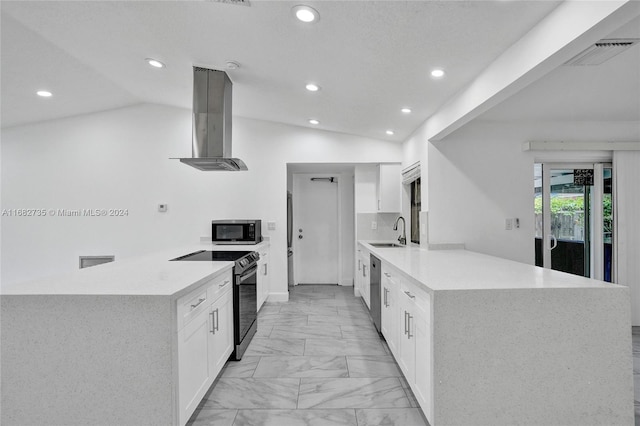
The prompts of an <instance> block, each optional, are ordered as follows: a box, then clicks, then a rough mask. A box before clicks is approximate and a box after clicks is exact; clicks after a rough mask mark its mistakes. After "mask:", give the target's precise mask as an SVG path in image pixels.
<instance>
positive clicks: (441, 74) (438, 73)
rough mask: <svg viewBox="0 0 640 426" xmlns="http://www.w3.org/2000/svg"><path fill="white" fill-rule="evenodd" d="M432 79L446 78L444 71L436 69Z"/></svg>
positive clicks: (432, 73)
mask: <svg viewBox="0 0 640 426" xmlns="http://www.w3.org/2000/svg"><path fill="white" fill-rule="evenodd" d="M431 77H434V78H441V77H444V71H443V70H441V69H435V70H433V71H431Z"/></svg>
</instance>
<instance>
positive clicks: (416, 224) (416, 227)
mask: <svg viewBox="0 0 640 426" xmlns="http://www.w3.org/2000/svg"><path fill="white" fill-rule="evenodd" d="M421 207H422V203H421V202H420V178H418V179H416V180H414V181H413V182H411V242H412V243H416V244H420V210H421Z"/></svg>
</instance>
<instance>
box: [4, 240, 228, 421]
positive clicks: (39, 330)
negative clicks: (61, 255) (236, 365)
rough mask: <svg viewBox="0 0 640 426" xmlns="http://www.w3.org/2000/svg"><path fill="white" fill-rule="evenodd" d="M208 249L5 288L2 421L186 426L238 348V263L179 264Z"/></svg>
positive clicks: (170, 253) (173, 252) (191, 249)
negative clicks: (234, 317) (234, 300)
mask: <svg viewBox="0 0 640 426" xmlns="http://www.w3.org/2000/svg"><path fill="white" fill-rule="evenodd" d="M203 249H208V250H212V249H215V248H212V246H211V244H209V245H206V244H200V245H194V246H191V247H185V248H182V249H175V250H169V251H166V252H162V253H156V254H153V255H149V256H144V257H140V258H136V259H130V260H121V261H117V262H113V263H108V264H103V265H98V266H94V267H91V268H87V269H82V270H79V271H76V272H74V273H71V274H67V275H64V276H58V277H52V278H48V279H40V280H36V281H31V282H25V283H21V284H19V285H16V286H14V287H11V288H3V289H2V296H1V298H2V307H1V309H2V310H1V315H2V324H1V333H2V335H1V337H2V348H1V351H2V352H1V366H2V383H1V384H2V400H1V403H2V414H1V419H0V423H2V424H3V425H26V424H29V425H45V424H65V425H71V424H78V425H80V424H81V425H105V424H113V425H116V424H117V425H178V424H179V425H183V424H185V423H186V421H187V420H188V418H189V416H190V413H191V412H193V409H195V407H196V406H197V404H198V403H199V401H200V399H201V397H202V395H203V394H204V392H206V390H207V389H208V388H209V386H210V385H211V383H213V380H214V379H215V376H216V375H217V372H218V371H219V370H220V369H221V368H222V365H224V362H225V361H226V360H227V358H228V357H229V355H230V354H231V351H232V350H233V333H232V331H233V322H232V316H231V312H232V310H233V306H232V302H231V300H232V298H231V294H232V292H231V286H232V285H229V284H230V283H231V282H232V268H233V265H234V263H233V262H170V261H169V260H170V259H173V258H175V257H178V256H181V255H184V254H187V253H191V252H194V251H197V250H203ZM214 318H215V320H214ZM230 320H231V321H230ZM212 321H216V322H215V329H214V324H213V323H212ZM214 331H215V333H214ZM220 363H221V364H220Z"/></svg>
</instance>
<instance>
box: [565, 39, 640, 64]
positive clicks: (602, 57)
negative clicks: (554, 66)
mask: <svg viewBox="0 0 640 426" xmlns="http://www.w3.org/2000/svg"><path fill="white" fill-rule="evenodd" d="M639 41H640V39H638V38H616V39H603V40H600V41H599V42H597V43H596V44H594V45H593V46H590V47H588V48H587V49H585V50H584V51H582V52H580V53H578V54H577V55H576V56H574V57H573V58H571V59H569V60H568V61H567V62H565V63H564V64H565V65H570V66H582V65H600V64H602V63H603V62H605V61H608V60H609V59H611V58H613V57H614V56H616V55H617V54H619V53H622V52H624V51H625V50H627V49H628V48H630V47H631V46H633V45H635V44H637V43H638V42H639Z"/></svg>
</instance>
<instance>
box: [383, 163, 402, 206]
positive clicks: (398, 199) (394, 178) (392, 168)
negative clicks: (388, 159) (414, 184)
mask: <svg viewBox="0 0 640 426" xmlns="http://www.w3.org/2000/svg"><path fill="white" fill-rule="evenodd" d="M377 196H378V197H377V199H378V205H377V211H378V212H379V213H399V212H401V211H402V170H401V165H400V164H379V165H378V184H377Z"/></svg>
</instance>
